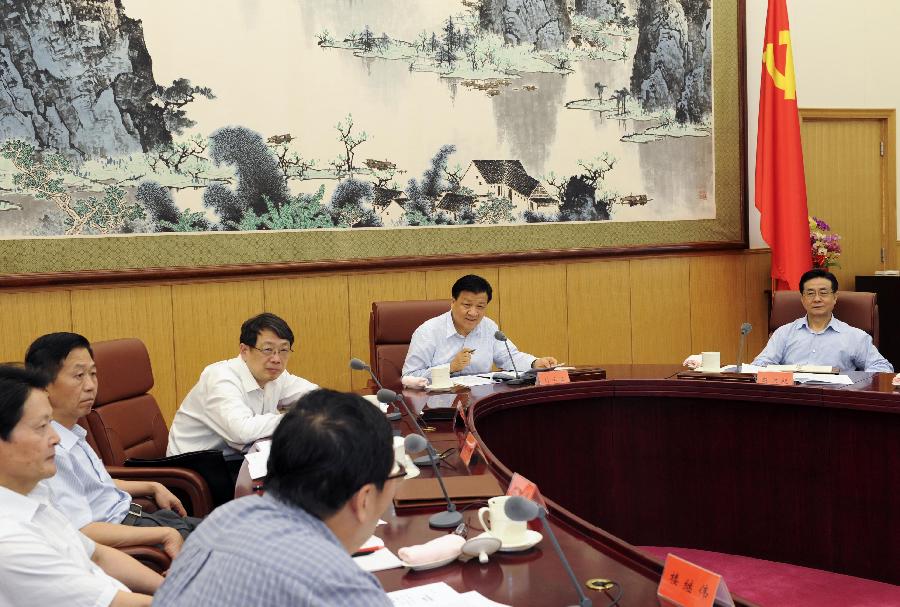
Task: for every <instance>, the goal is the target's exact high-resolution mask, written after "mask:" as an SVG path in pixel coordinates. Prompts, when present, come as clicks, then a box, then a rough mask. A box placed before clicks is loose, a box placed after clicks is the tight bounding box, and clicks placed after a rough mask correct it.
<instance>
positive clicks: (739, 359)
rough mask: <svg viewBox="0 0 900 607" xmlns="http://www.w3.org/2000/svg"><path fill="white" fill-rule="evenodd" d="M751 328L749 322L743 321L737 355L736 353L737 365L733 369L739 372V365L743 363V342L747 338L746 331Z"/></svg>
mask: <svg viewBox="0 0 900 607" xmlns="http://www.w3.org/2000/svg"><path fill="white" fill-rule="evenodd" d="M751 329H753V326H752V325H751V324H750V323H749V322H745V323H744V324H742V325H741V340H740V341H739V342H738V355H737V366H736V367H735V371H736V372H738V373H740V372H741V366H742V365H743V360H744V343H745V342H746V340H747V333H749V332H750V330H751Z"/></svg>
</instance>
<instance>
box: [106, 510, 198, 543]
mask: <svg viewBox="0 0 900 607" xmlns="http://www.w3.org/2000/svg"><path fill="white" fill-rule="evenodd" d="M202 520H203V519H199V518H195V517H193V516H179V514H178V513H177V512H174V511H173V510H157V511H156V512H142V513H141V515H140V516H137V515H135V514H129V515H128V516H126V517H125V518H124V519H123V520H122V524H123V525H131V526H133V527H171V528H172V529H175V530H176V531H178V533H180V534H181V537H183V538H185V539H187V536H188V535H190V533H191V531H193V530H194V529H195V528H196V527H197V525H199V524H200V521H202Z"/></svg>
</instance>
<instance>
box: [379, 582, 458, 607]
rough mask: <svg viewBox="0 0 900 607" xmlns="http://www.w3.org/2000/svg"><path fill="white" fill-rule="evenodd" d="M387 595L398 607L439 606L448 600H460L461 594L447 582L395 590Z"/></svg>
mask: <svg viewBox="0 0 900 607" xmlns="http://www.w3.org/2000/svg"><path fill="white" fill-rule="evenodd" d="M387 595H388V598H389V599H391V601H393V603H394V605H395V606H396V607H416V606H417V605H428V607H438V605H445V604H447V601H454V600H458V599H459V596H460V594H459V593H458V592H457V591H455V590H454V589H453V588H451V587H450V586H448V585H447V584H446V583H445V582H436V583H434V584H425V585H424V586H414V587H413V588H404V589H403V590H395V591H394V592H388V593H387ZM450 604H452V603H450Z"/></svg>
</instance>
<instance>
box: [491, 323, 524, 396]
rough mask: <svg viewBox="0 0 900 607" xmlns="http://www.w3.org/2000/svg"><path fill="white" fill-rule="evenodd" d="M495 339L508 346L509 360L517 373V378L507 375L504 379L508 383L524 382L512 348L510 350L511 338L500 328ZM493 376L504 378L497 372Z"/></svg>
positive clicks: (495, 334)
mask: <svg viewBox="0 0 900 607" xmlns="http://www.w3.org/2000/svg"><path fill="white" fill-rule="evenodd" d="M494 339H496V340H497V341H502V342H503V344H504V345H505V346H506V353H507V354H509V362H510V363H511V364H512V368H513V373H515V374H516V376H515V378H508V376H507V379H504V381H505V382H506V383H508V384H521V383H524V380H523V379H522V378H521V377H520V376H519V370H518V369H516V361H515V360H513V355H512V350H510V348H509V338H508V337H506V333H504V332H503V331H499V330H498V331H497V332H496V333H494ZM493 377H495V378H497V379H503V378H502V377H499V376H498V374H496V373H495V374H494V376H493Z"/></svg>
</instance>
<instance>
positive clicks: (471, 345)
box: [403, 274, 557, 378]
mask: <svg viewBox="0 0 900 607" xmlns="http://www.w3.org/2000/svg"><path fill="white" fill-rule="evenodd" d="M451 294H452V296H453V298H452V299H451V300H450V311H449V312H445V313H444V314H441V315H440V316H437V317H435V318H432V319H430V320H426V321H425V322H424V323H422V325H421V326H420V327H419V328H418V329H416V330H415V332H414V333H413V336H412V340H411V341H410V343H409V351H408V352H407V354H406V361H405V362H404V363H403V375H404V376H407V375H411V376H414V377H425V378H430V376H431V371H430V369H431V367H436V366H438V365H445V364H447V363H450V374H451V375H474V374H476V373H487V372H489V371H490V370H491V365H492V364H493V365H497V367H499V368H501V369H509V368H511V366H512V365H511V363H512V362H514V363H515V368H516V369H517V370H520V371H522V370H525V369H531V368H534V369H545V368H548V367H553V366H555V365H556V364H557V361H556V359H555V358H553V357H552V356H546V357H543V358H536V357H535V356H532V355H531V354H525V353H524V352H519V350H518V349H517V348H516V347H515V345H513V343H512V341H507V342H506V343H507V344H509V349H510V351H511V352H512V357H513V360H512V361H510V359H509V353H508V352H507V350H506V345H504V344H503V342H501V341H499V340H498V339H496V338H495V337H494V334H495V333H496V332H497V323H495V322H494V321H493V320H491V319H490V318H486V317H485V315H484V310H485V308H487V305H488V303H490V301H491V298H492V297H493V289H491V285H490V283H489V282H488V281H487V280H485V279H484V278H482V277H481V276H476V275H474V274H468V275H466V276H463V277H462V278H460V279H459V280H457V281H456V282H455V283H453V288H452V289H451Z"/></svg>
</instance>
